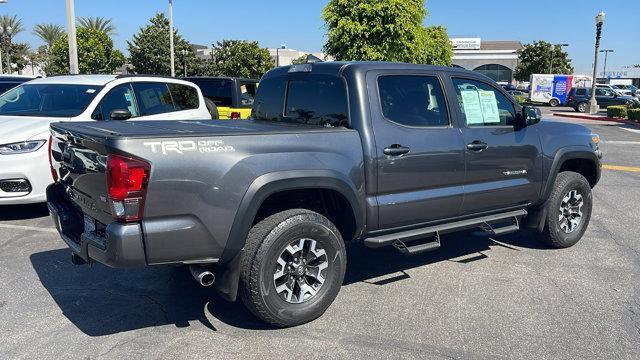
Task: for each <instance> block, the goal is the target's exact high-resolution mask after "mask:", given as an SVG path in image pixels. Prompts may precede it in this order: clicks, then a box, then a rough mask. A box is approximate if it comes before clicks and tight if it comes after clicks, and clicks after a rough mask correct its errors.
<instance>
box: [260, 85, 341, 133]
mask: <svg viewBox="0 0 640 360" xmlns="http://www.w3.org/2000/svg"><path fill="white" fill-rule="evenodd" d="M285 92H286V99H284V98H285V96H284V95H285ZM283 99H284V103H283ZM253 110H254V111H253V118H254V119H256V120H265V121H279V122H287V123H297V124H309V125H318V126H330V127H340V126H348V125H349V115H348V113H349V112H348V104H347V92H346V89H345V85H344V82H343V81H342V79H340V78H338V77H335V76H327V75H304V76H295V77H291V78H290V79H288V80H287V79H286V78H284V77H280V78H271V79H267V80H265V81H263V82H261V83H260V87H259V88H258V94H257V96H256V100H255V106H254V108H253Z"/></svg>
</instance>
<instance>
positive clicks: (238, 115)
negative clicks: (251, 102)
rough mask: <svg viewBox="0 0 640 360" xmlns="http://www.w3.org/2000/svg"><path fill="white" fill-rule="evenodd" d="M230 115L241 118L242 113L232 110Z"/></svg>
mask: <svg viewBox="0 0 640 360" xmlns="http://www.w3.org/2000/svg"><path fill="white" fill-rule="evenodd" d="M230 117H231V118H232V119H240V113H239V112H236V111H234V112H232V113H231V116H230Z"/></svg>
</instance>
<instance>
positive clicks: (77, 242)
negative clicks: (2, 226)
mask: <svg viewBox="0 0 640 360" xmlns="http://www.w3.org/2000/svg"><path fill="white" fill-rule="evenodd" d="M47 206H48V208H49V213H50V214H51V218H52V220H53V223H54V224H55V226H56V229H57V230H58V233H59V234H60V236H61V237H62V240H64V242H65V243H66V244H67V246H69V249H71V251H72V253H74V254H76V255H77V256H79V257H80V258H81V259H82V260H84V261H86V262H88V263H90V262H92V261H97V262H99V263H102V264H104V265H107V266H110V267H114V268H127V267H136V266H145V265H146V264H147V262H146V258H145V252H144V246H143V241H142V229H141V226H140V224H137V223H133V224H123V223H118V222H113V223H111V224H109V225H107V226H106V228H104V229H99V230H95V231H85V229H84V215H83V213H82V212H81V211H80V210H79V209H77V208H76V207H75V206H74V204H72V203H71V202H70V201H68V200H66V199H65V198H64V196H61V195H60V189H59V188H57V185H56V184H53V185H50V186H49V187H48V188H47Z"/></svg>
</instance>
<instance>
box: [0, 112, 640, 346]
mask: <svg viewBox="0 0 640 360" xmlns="http://www.w3.org/2000/svg"><path fill="white" fill-rule="evenodd" d="M585 123H586V125H588V126H589V127H590V128H592V129H593V131H594V132H597V133H599V134H600V136H601V138H602V139H603V145H602V148H603V150H604V153H605V158H604V160H603V162H604V164H607V165H614V166H619V167H611V166H609V167H607V168H605V169H604V170H603V176H602V180H601V182H600V184H599V185H598V186H597V187H596V189H595V190H594V212H593V216H592V220H591V225H590V226H589V229H588V231H587V233H586V234H585V237H584V238H583V239H582V241H581V242H580V243H578V244H577V245H576V246H574V247H572V248H570V249H566V250H549V249H546V248H545V247H544V246H542V245H541V244H540V243H538V242H537V241H536V240H535V239H534V238H533V236H532V235H531V234H530V233H527V232H521V233H518V234H512V235H508V236H504V237H500V238H495V239H492V238H489V237H486V236H485V235H479V234H476V233H473V232H466V233H462V234H451V235H448V236H445V237H444V238H443V247H442V248H441V249H440V250H439V251H437V252H433V253H426V254H422V255H419V256H415V257H405V256H403V255H401V254H399V253H397V252H395V251H393V250H392V249H388V248H384V249H377V250H369V249H365V248H363V247H362V246H361V245H359V244H353V245H351V246H349V248H348V263H349V264H348V270H347V276H346V280H345V283H344V285H343V287H342V290H341V292H340V294H339V295H338V298H337V299H336V301H335V303H334V304H333V305H332V306H331V307H330V308H329V310H328V311H327V312H326V314H325V315H324V316H322V317H321V318H320V319H318V320H316V321H314V322H312V323H310V324H306V325H303V326H300V327H296V328H291V329H273V328H270V327H268V326H265V325H264V324H262V323H261V322H259V321H258V320H257V319H256V318H254V317H253V316H251V315H249V314H248V313H247V312H246V311H245V310H244V308H243V307H242V306H241V305H240V304H239V303H235V304H230V303H227V302H225V301H223V300H221V299H219V298H218V297H217V296H215V295H214V294H213V293H212V291H210V290H208V289H204V288H201V287H199V286H198V285H197V284H196V282H195V281H194V280H193V279H192V277H191V275H190V274H189V273H188V271H187V270H185V269H184V268H176V267H155V268H149V269H138V270H114V269H109V268H106V267H104V266H101V265H93V267H88V266H82V267H74V266H73V265H71V263H70V255H69V251H68V250H66V248H65V246H64V245H63V243H62V241H61V240H60V239H59V237H58V235H57V233H56V232H55V230H53V227H52V224H51V223H50V220H49V218H48V217H47V211H46V208H45V207H43V206H19V207H18V206H12V207H6V208H1V209H0V332H1V333H0V359H39V358H60V359H67V358H83V359H86V358H91V359H94V358H106V359H116V358H123V359H129V358H212V359H230V358H245V359H246V358H287V359H289V358H302V357H304V358H305V359H315V358H366V357H375V358H377V359H382V358H434V359H440V358H446V359H458V358H473V359H483V358H486V359H496V358H506V359H520V358H522V359H544V358H548V359H575V358H611V359H614V358H615V359H637V358H638V357H639V356H640V350H639V349H640V282H639V281H638V280H639V279H640V240H639V238H638V233H640V212H639V211H638V209H639V206H638V204H639V203H640V168H639V167H640V129H638V128H628V129H627V127H628V126H626V125H620V124H615V125H611V124H604V123H598V122H588V121H586V122H585ZM614 168H615V169H616V170H612V169H614Z"/></svg>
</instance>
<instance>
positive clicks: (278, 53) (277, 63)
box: [276, 44, 287, 66]
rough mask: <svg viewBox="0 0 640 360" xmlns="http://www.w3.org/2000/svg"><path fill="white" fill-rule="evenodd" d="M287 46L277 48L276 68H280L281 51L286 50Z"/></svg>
mask: <svg viewBox="0 0 640 360" xmlns="http://www.w3.org/2000/svg"><path fill="white" fill-rule="evenodd" d="M286 48H287V45H285V44H282V45H280V47H279V48H276V66H280V49H286Z"/></svg>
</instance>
